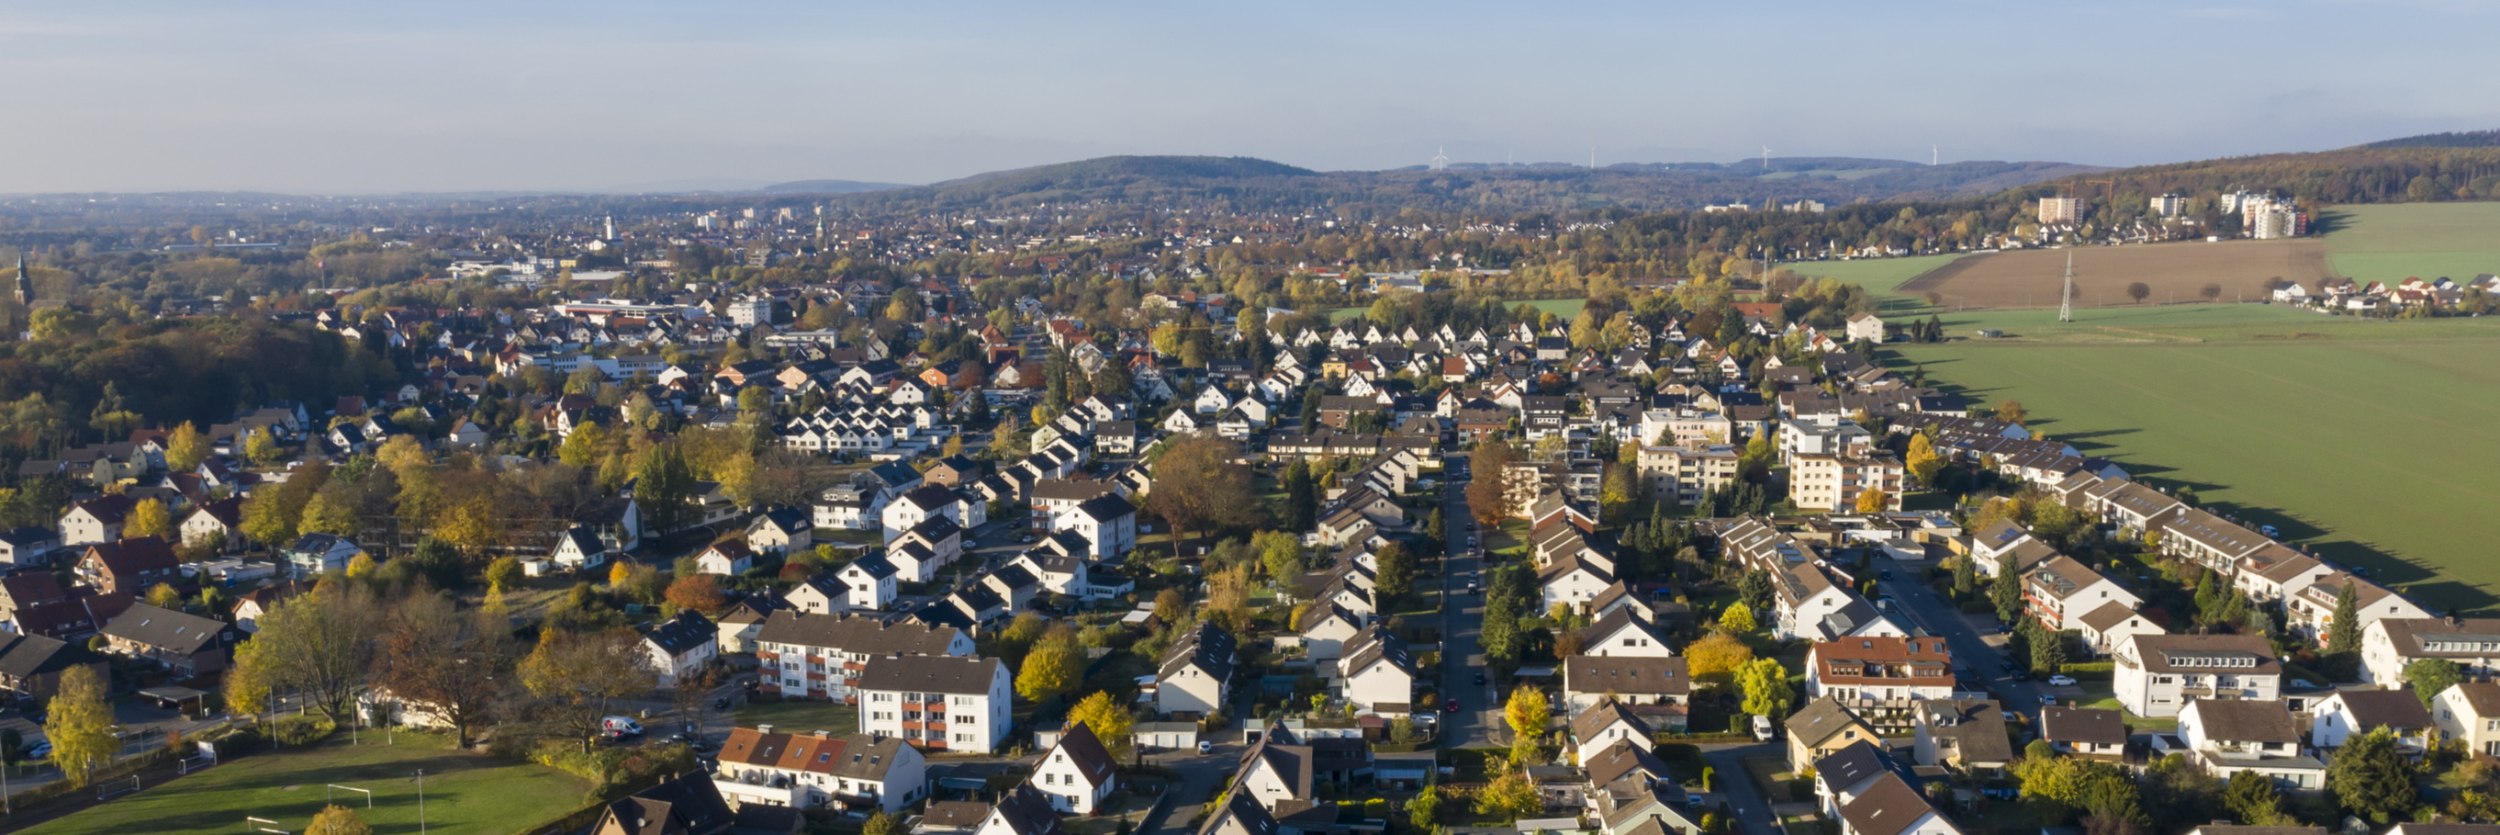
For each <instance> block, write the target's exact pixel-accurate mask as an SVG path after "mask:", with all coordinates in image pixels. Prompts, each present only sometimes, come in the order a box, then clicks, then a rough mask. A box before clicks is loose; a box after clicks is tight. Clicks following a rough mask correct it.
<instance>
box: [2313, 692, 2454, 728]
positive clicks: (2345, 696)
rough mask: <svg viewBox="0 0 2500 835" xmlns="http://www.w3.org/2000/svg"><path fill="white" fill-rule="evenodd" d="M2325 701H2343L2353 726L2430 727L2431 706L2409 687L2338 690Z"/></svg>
mask: <svg viewBox="0 0 2500 835" xmlns="http://www.w3.org/2000/svg"><path fill="white" fill-rule="evenodd" d="M2327 701H2328V702H2329V703H2333V702H2339V701H2340V702H2343V703H2344V711H2345V712H2346V713H2349V714H2351V715H2352V726H2353V727H2355V728H2360V729H2364V730H2366V729H2369V728H2377V727H2386V728H2389V729H2393V730H2397V731H2410V730H2419V729H2422V728H2427V727H2430V726H2431V712H2430V709H2429V708H2426V707H2423V706H2422V700H2421V698H2420V697H2417V696H2415V695H2413V691H2411V690H2340V691H2337V692H2336V693H2335V694H2334V695H2332V696H2328V697H2327Z"/></svg>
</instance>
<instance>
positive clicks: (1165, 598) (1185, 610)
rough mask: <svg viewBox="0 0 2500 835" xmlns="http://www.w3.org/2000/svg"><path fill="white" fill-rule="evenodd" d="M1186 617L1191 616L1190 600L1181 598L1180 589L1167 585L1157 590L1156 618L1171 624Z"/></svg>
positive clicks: (1163, 622)
mask: <svg viewBox="0 0 2500 835" xmlns="http://www.w3.org/2000/svg"><path fill="white" fill-rule="evenodd" d="M1186 617H1189V602H1188V601H1186V600H1182V599H1181V591H1180V589H1176V588H1171V587H1168V586H1167V587H1165V588H1164V589H1163V590H1162V591H1159V592H1155V620H1157V621H1159V622H1161V623H1162V624H1163V625H1165V626H1171V625H1173V624H1177V623H1180V622H1181V619H1183V618H1186Z"/></svg>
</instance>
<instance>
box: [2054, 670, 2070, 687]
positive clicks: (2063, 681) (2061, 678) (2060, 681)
mask: <svg viewBox="0 0 2500 835" xmlns="http://www.w3.org/2000/svg"><path fill="white" fill-rule="evenodd" d="M2049 686H2051V687H2073V686H2075V677H2074V676H2070V675H2067V674H2065V673H2059V674H2057V675H2053V676H2049Z"/></svg>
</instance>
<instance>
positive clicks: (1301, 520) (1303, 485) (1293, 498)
mask: <svg viewBox="0 0 2500 835" xmlns="http://www.w3.org/2000/svg"><path fill="white" fill-rule="evenodd" d="M1317 524H1319V484H1318V482H1316V481H1314V480H1313V479H1312V478H1311V465H1310V464H1309V463H1308V462H1305V461H1299V460H1297V461H1295V462H1293V463H1292V464H1288V465H1286V466H1285V530H1289V531H1307V530H1311V529H1312V528H1313V527H1314V526H1316V525H1317Z"/></svg>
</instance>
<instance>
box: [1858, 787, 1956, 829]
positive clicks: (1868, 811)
mask: <svg viewBox="0 0 2500 835" xmlns="http://www.w3.org/2000/svg"><path fill="white" fill-rule="evenodd" d="M1961 832H1962V830H1961V829H1959V828H1957V827H1955V826H1954V825H1953V822H1952V821H1950V820H1947V819H1945V816H1944V814H1943V813H1941V812H1938V811H1936V807H1935V806H1934V805H1932V804H1929V803H1928V802H1927V798H1926V797H1925V796H1923V795H1920V794H1919V793H1918V789H1916V788H1912V787H1911V786H1910V784H1909V782H1908V781H1905V780H1902V779H1901V777H1900V775H1897V774H1885V775H1883V776H1881V777H1877V778H1876V779H1875V784H1874V785H1872V786H1869V787H1868V788H1867V789H1866V791H1865V792H1863V793H1861V794H1859V795H1858V799H1856V800H1852V801H1850V802H1849V803H1848V805H1845V806H1842V807H1840V835H1961Z"/></svg>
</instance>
